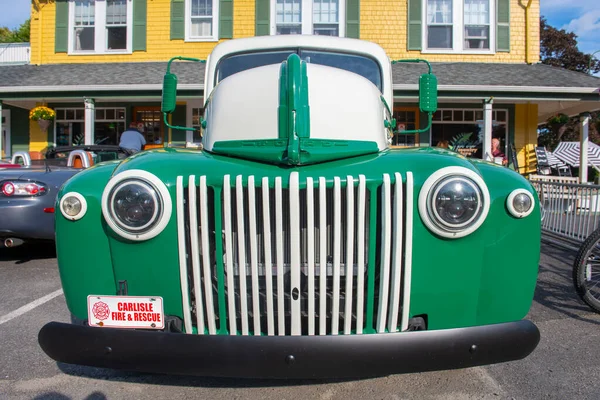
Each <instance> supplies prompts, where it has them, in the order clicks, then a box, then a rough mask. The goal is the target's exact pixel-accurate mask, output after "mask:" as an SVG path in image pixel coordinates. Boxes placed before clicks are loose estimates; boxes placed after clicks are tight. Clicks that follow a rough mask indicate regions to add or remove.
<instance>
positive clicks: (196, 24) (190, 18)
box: [185, 0, 219, 41]
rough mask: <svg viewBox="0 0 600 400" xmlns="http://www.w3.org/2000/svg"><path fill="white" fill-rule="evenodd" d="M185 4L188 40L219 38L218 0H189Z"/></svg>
mask: <svg viewBox="0 0 600 400" xmlns="http://www.w3.org/2000/svg"><path fill="white" fill-rule="evenodd" d="M185 6H186V13H185V14H186V27H185V29H186V38H187V40H190V41H203V40H217V39H218V29H217V25H218V21H219V20H218V15H219V10H218V6H219V2H218V0H187V1H186V4H185Z"/></svg>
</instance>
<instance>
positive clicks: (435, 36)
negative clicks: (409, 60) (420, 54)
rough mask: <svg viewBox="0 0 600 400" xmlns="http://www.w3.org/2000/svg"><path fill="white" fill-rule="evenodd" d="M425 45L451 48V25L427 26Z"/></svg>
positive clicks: (432, 47)
mask: <svg viewBox="0 0 600 400" xmlns="http://www.w3.org/2000/svg"><path fill="white" fill-rule="evenodd" d="M427 29H428V32H427V33H428V34H427V47H428V48H430V49H451V48H452V26H435V25H434V26H429V27H428V28H427Z"/></svg>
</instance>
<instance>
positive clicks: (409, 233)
mask: <svg viewBox="0 0 600 400" xmlns="http://www.w3.org/2000/svg"><path fill="white" fill-rule="evenodd" d="M413 185H414V183H413V174H412V172H407V173H406V222H405V229H406V238H405V244H404V247H405V252H404V260H405V263H404V287H403V288H402V290H403V292H404V296H403V299H402V321H401V325H400V330H402V331H405V330H407V329H408V319H409V317H410V314H409V311H410V284H411V282H412V244H413V215H414V211H413V196H414V194H413Z"/></svg>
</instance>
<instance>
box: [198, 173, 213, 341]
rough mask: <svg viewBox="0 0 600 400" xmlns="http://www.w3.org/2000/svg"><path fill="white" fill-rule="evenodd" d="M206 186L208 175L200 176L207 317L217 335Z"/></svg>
mask: <svg viewBox="0 0 600 400" xmlns="http://www.w3.org/2000/svg"><path fill="white" fill-rule="evenodd" d="M207 191H208V190H207V187H206V176H201V177H200V207H201V208H200V228H201V232H200V234H201V235H202V271H203V272H204V294H205V296H206V319H207V321H208V333H210V334H211V335H215V334H216V333H217V326H216V320H215V309H214V306H213V292H212V284H211V271H210V268H211V263H210V255H211V254H212V253H211V251H210V242H209V240H208V235H209V232H210V226H209V223H208V193H207Z"/></svg>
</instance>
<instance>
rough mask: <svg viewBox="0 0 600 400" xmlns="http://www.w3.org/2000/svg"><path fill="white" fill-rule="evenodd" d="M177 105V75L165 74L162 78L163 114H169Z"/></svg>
mask: <svg viewBox="0 0 600 400" xmlns="http://www.w3.org/2000/svg"><path fill="white" fill-rule="evenodd" d="M176 105H177V75H175V74H171V73H166V74H165V76H164V78H163V89H162V105H161V111H162V112H163V113H167V114H171V113H172V112H173V111H175V106H176Z"/></svg>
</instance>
